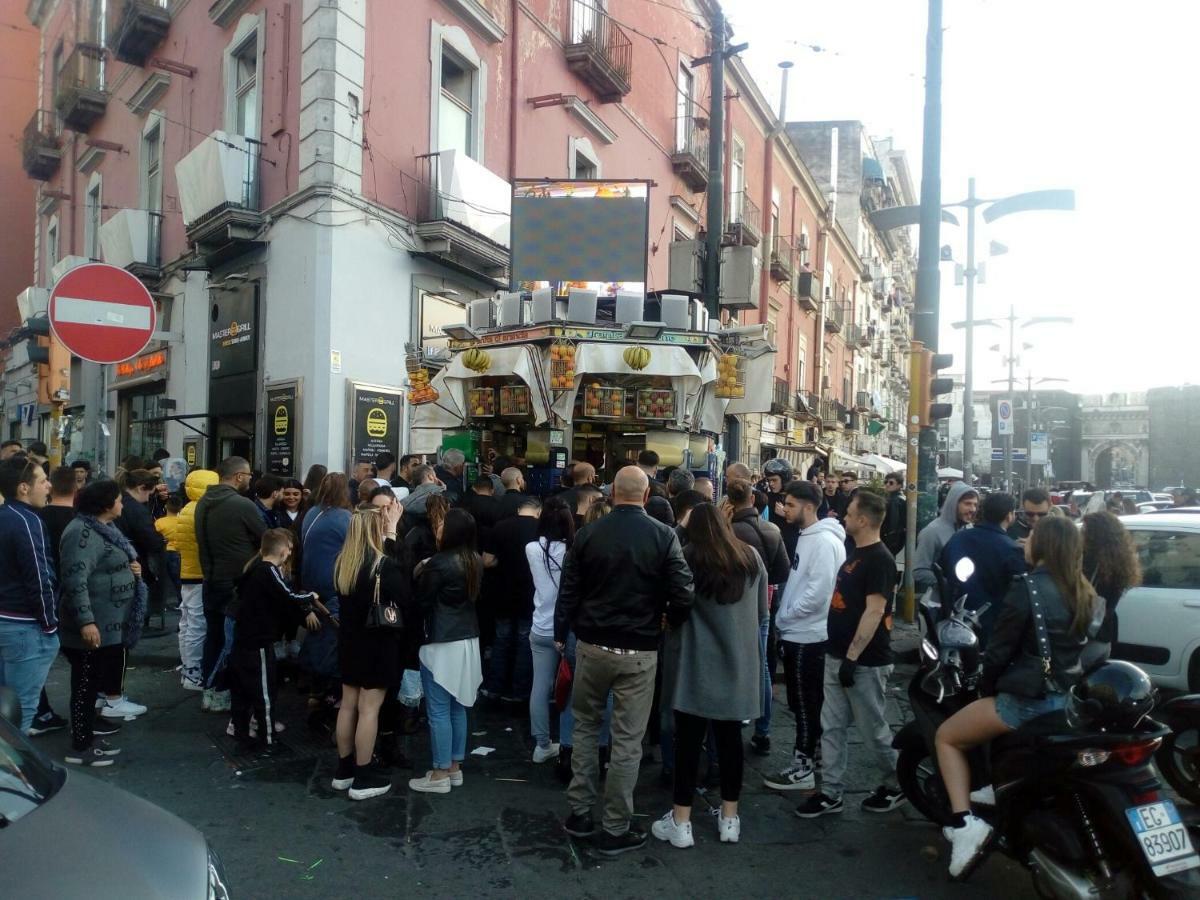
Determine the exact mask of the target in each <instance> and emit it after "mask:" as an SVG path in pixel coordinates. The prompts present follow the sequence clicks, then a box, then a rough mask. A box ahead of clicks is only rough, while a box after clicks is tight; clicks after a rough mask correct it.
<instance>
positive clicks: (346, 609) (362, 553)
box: [333, 504, 412, 800]
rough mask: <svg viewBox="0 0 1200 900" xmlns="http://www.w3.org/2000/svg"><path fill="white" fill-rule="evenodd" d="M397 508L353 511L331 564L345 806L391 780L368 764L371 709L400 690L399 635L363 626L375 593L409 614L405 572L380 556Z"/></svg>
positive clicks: (339, 777)
mask: <svg viewBox="0 0 1200 900" xmlns="http://www.w3.org/2000/svg"><path fill="white" fill-rule="evenodd" d="M400 512H401V510H400V506H399V504H393V505H392V506H390V507H387V508H378V507H375V508H370V509H360V510H356V511H355V513H354V515H353V516H352V518H351V520H350V528H349V530H348V531H347V533H346V543H345V544H344V545H343V547H342V552H341V553H339V554H338V557H337V562H336V563H335V566H334V585H335V586H336V588H337V593H338V598H339V600H340V603H341V627H340V628H339V630H338V666H339V668H340V670H341V673H342V706H341V709H340V710H339V711H338V719H337V748H338V765H337V771H336V772H335V773H334V778H333V788H334V790H346V789H347V788H349V790H350V799H351V800H366V799H368V798H370V797H378V796H380V795H381V794H386V793H387V792H388V791H389V790H391V787H392V784H391V780H390V779H389V778H388V777H387V776H386V775H384V774H382V773H381V772H379V771H377V770H375V769H374V768H372V767H371V766H370V762H371V755H372V753H373V751H374V749H375V738H376V735H377V733H378V730H379V708H380V706H381V705H382V704H383V700H384V696H385V694H386V693H387V690H388V689H389V688H394V687H396V686H398V685H399V684H400V676H401V661H400V650H401V647H400V640H399V639H400V637H401V635H402V634H403V631H402V629H394V628H367V627H366V622H367V613H368V610H369V609H370V607H371V605H372V603H373V602H374V596H375V579H376V577H378V578H379V595H380V600H381V602H383V603H385V604H386V603H387V602H388V601H389V600H390V601H391V602H392V603H394V604H395V605H396V606H398V607H400V609H401V611H402V614H403V613H404V612H405V611H407V610H409V609H410V608H411V598H412V588H411V583H410V580H409V574H408V571H407V567H406V566H404V565H403V564H402V563H401V562H399V561H397V560H396V559H394V558H393V557H392V556H390V555H388V554H387V553H385V551H384V542H385V541H394V540H395V534H396V523H397V521H398V520H399V517H400Z"/></svg>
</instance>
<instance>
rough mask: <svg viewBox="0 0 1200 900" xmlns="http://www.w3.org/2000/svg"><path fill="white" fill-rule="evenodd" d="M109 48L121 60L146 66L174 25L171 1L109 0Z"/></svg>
mask: <svg viewBox="0 0 1200 900" xmlns="http://www.w3.org/2000/svg"><path fill="white" fill-rule="evenodd" d="M108 17H109V23H110V24H109V29H108V49H109V50H111V51H112V53H113V56H115V57H116V58H117V59H119V60H120V61H121V62H125V63H129V64H130V65H134V66H144V65H145V64H146V60H147V59H149V58H150V54H151V52H152V51H153V50H154V48H155V47H157V46H158V45H159V44H160V43H162V39H163V38H164V37H166V36H167V29H168V28H170V27H171V10H170V4H169V2H168V0H109V6H108Z"/></svg>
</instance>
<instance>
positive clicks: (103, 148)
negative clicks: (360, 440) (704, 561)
mask: <svg viewBox="0 0 1200 900" xmlns="http://www.w3.org/2000/svg"><path fill="white" fill-rule="evenodd" d="M712 5H713V4H712V3H711V2H710V0H695V2H691V3H689V2H687V0H683V2H681V3H680V4H679V6H680V8H681V9H682V10H683V12H681V11H680V10H677V9H672V8H670V7H669V6H667V5H660V4H649V3H644V2H642V0H608V2H606V3H600V2H598V0H587V2H584V0H405V2H404V3H396V2H394V0H336V2H334V0H218V2H207V0H203V2H202V0H141V2H136V0H30V2H29V4H28V10H27V12H28V16H29V19H30V21H32V22H33V23H34V24H35V25H36V26H37V27H38V28H39V29H40V31H41V47H40V64H39V69H40V72H39V75H38V78H39V82H40V84H39V89H38V93H39V100H38V109H40V110H43V112H42V113H40V114H39V117H38V120H37V122H36V123H35V125H36V126H37V127H36V128H35V132H36V133H37V134H38V135H40V138H39V139H40V140H41V141H42V144H43V145H44V148H45V150H46V153H45V154H44V158H42V160H41V165H40V168H38V170H37V172H36V173H35V172H30V174H31V175H33V177H35V178H37V179H38V180H39V181H40V188H39V194H38V211H37V215H38V219H37V229H36V231H37V233H36V238H35V243H36V273H37V274H36V276H35V280H34V283H33V285H31V286H33V287H37V288H48V287H49V286H50V285H52V284H53V281H54V280H55V278H56V277H57V276H59V275H61V274H62V272H64V271H66V270H67V269H69V268H71V267H73V266H74V265H77V264H79V263H80V262H83V261H87V260H103V261H105V262H109V263H112V264H114V265H119V266H122V267H125V268H128V269H130V271H133V272H134V273H135V274H137V275H138V276H139V277H141V278H142V279H143V280H144V281H145V282H146V284H147V286H148V287H149V289H150V290H151V292H152V293H153V295H154V297H155V299H156V301H157V303H158V304H159V308H160V332H159V334H158V335H156V337H157V338H158V340H156V341H155V342H153V343H152V344H151V346H150V347H148V348H147V353H146V354H145V358H144V360H141V361H138V364H135V365H126V366H124V367H110V369H109V370H108V371H101V370H100V369H99V367H96V366H92V365H91V364H86V363H81V362H80V361H78V360H75V361H73V362H72V365H71V386H70V392H71V400H70V402H69V404H68V414H69V417H68V423H69V424H68V435H67V436H68V438H69V440H70V451H69V452H70V453H71V455H72V456H75V455H84V456H89V457H91V458H94V459H99V460H100V461H106V460H107V461H108V462H109V463H110V464H111V462H112V461H113V460H115V459H116V458H118V457H120V456H123V455H125V454H130V453H138V454H148V453H149V452H151V451H152V450H154V449H156V448H157V447H159V446H165V447H166V448H167V449H168V450H170V451H171V452H172V453H173V454H181V453H184V452H185V449H186V450H187V451H189V452H188V455H189V457H190V456H191V455H192V454H194V455H195V458H196V460H197V461H199V462H204V461H213V460H216V459H219V458H221V457H223V456H226V455H229V454H231V453H239V454H241V455H246V456H248V457H250V458H251V459H252V461H254V462H255V464H256V465H259V466H266V464H267V463H268V462H272V458H271V456H270V454H271V450H270V446H271V443H272V438H271V434H272V429H273V424H274V418H273V414H272V412H271V410H270V409H268V405H269V404H268V400H269V399H271V398H273V396H274V394H273V393H272V392H273V391H274V390H276V389H277V388H281V387H282V388H284V389H287V390H290V391H291V392H292V393H293V394H294V396H293V397H292V402H293V403H294V411H293V412H292V413H291V420H290V424H289V428H290V429H291V431H292V432H294V435H293V436H292V437H291V440H292V443H291V444H290V447H291V453H290V456H289V460H288V463H287V466H286V467H287V468H288V469H289V470H290V471H294V472H297V473H299V474H302V473H303V469H304V468H306V467H307V466H308V465H309V464H312V463H322V464H326V465H329V466H331V467H338V468H340V467H342V466H343V465H345V464H346V463H347V461H348V460H347V453H348V447H349V442H348V437H347V433H348V431H349V430H350V429H351V426H352V419H353V416H352V413H353V410H352V408H351V407H352V400H353V397H354V394H353V391H352V389H351V388H349V387H348V385H349V384H350V383H356V384H363V385H372V386H376V387H378V388H380V389H393V390H396V391H399V390H400V389H401V388H402V386H403V385H404V383H405V377H406V376H405V354H404V349H405V345H406V344H412V345H415V346H416V347H417V348H418V350H423V351H426V352H433V351H435V350H436V348H437V347H438V346H439V345H440V344H442V343H444V336H443V334H442V332H441V327H442V326H443V325H446V324H450V323H452V322H455V321H464V320H465V318H466V314H465V305H466V304H467V303H468V302H469V301H470V300H472V299H475V298H478V297H484V296H488V295H490V294H492V293H494V292H495V291H496V290H498V289H500V288H503V287H506V286H507V277H508V276H507V266H508V250H507V248H508V240H509V238H508V223H507V215H506V210H507V198H508V196H509V192H510V184H511V181H512V180H513V179H516V178H528V177H554V178H572V177H576V178H614V179H625V178H628V179H645V180H649V181H651V182H652V184H653V186H652V189H651V192H650V229H649V236H648V237H649V240H648V247H647V260H648V266H647V290H649V291H662V290H668V289H676V290H679V289H687V288H688V287H689V286H688V285H683V284H672V283H671V281H672V277H673V276H674V277H676V278H678V275H677V270H674V269H673V268H672V266H671V256H672V252H671V248H672V245H673V244H677V243H679V242H687V241H692V240H695V239H697V238H701V237H702V236H703V234H704V232H705V230H706V228H707V227H708V223H707V222H706V221H705V219H706V213H705V194H704V191H705V187H706V185H707V180H708V177H707V140H708V133H707V130H706V129H707V123H708V119H709V113H708V104H709V81H708V78H709V76H708V70H707V68H705V67H703V66H696V67H693V66H691V64H690V60H691V59H692V58H695V57H699V56H703V55H704V53H705V52H707V27H708V22H709V21H710V14H711V12H712ZM604 10H607V12H605V11H604ZM652 37H653V38H658V39H659V40H660V41H661V43H658V42H655V41H652V40H651V38H652ZM725 103H726V122H727V129H726V135H725V148H726V152H725V171H724V177H725V184H726V186H727V196H726V207H727V210H728V212H727V215H726V220H727V221H726V222H725V223H721V228H722V229H723V233H725V237H726V242H727V243H732V244H742V245H744V246H753V247H754V261H755V267H756V269H757V271H758V272H759V279H758V287H757V291H758V298H757V308H742V309H740V310H738V311H730V312H729V313H727V314H726V315H725V316H724V318H727V319H729V318H731V317H732V318H734V319H736V321H737V322H739V323H740V324H743V325H744V324H753V323H762V324H764V325H765V326H766V327H767V328H768V330H769V332H770V333H771V334H772V335H774V340H775V343H776V345H777V347H778V349H779V353H778V356H777V359H776V368H775V373H774V375H775V378H776V386H777V394H778V399H779V401H780V402H779V404H778V406H779V409H778V411H777V412H775V413H774V414H773V415H766V416H746V417H745V419H746V421H745V422H742V423H740V427H739V425H737V424H735V425H734V427H732V428H731V433H732V435H733V437H734V438H735V439H736V441H737V445H736V446H729V447H727V448H726V449H727V451H728V452H730V453H731V454H733V455H736V456H738V457H741V458H745V459H748V460H749V461H751V462H757V461H758V458H759V453H760V446H767V447H769V448H771V450H772V452H787V453H789V454H791V455H792V456H793V457H795V460H796V462H797V463H801V462H803V461H804V460H805V459H809V458H811V457H812V455H813V454H814V453H817V452H820V453H827V452H828V447H829V445H830V444H837V445H841V446H844V447H845V448H846V449H847V451H848V452H853V451H854V450H856V449H857V448H858V445H857V435H856V434H853V433H850V429H848V428H847V420H846V418H845V413H842V412H839V411H838V410H837V409H835V408H834V407H833V406H831V405H826V406H825V407H824V412H823V411H822V409H823V406H822V404H823V403H826V404H833V403H834V402H836V403H839V404H842V406H843V407H845V409H846V410H849V408H850V406H851V405H852V403H853V400H854V398H853V396H851V395H852V394H853V393H854V388H855V386H856V385H855V377H856V376H855V371H856V370H855V367H854V360H855V354H856V353H858V352H859V350H858V349H856V348H852V347H850V346H848V345H847V342H846V334H845V332H844V329H842V328H840V327H839V329H837V330H833V329H831V328H829V327H828V325H827V323H828V322H829V320H830V317H831V316H833V315H834V314H835V308H834V305H833V304H835V303H837V302H839V301H844V302H845V303H846V304H847V306H846V307H844V309H847V310H849V309H852V307H853V304H854V302H855V298H856V296H857V294H858V293H859V292H860V291H861V285H862V283H863V264H862V261H861V259H860V257H859V255H858V253H857V251H856V248H855V246H854V243H853V241H852V240H851V238H850V237H849V236H848V234H847V233H846V231H845V230H844V229H843V228H842V226H841V225H840V224H839V223H838V221H837V220H836V219H835V217H834V216H832V215H831V214H830V209H829V198H828V197H827V196H826V192H825V190H824V188H823V187H822V185H820V184H819V183H818V181H817V180H816V179H814V177H813V176H812V174H811V172H810V171H809V170H808V168H807V167H806V165H805V163H804V161H803V160H802V158H801V156H800V153H799V152H798V150H797V148H796V147H795V146H794V145H793V144H792V143H791V142H790V140H789V139H788V137H787V134H786V132H785V131H784V129H783V125H782V123H781V122H780V121H779V120H778V117H777V115H776V114H775V112H774V111H773V110H771V109H770V107H769V106H768V104H767V102H766V101H765V99H764V98H763V95H762V92H761V91H760V90H759V88H758V87H757V86H756V85H754V83H753V82H752V80H751V79H750V78H749V76H748V74H747V72H746V70H745V69H744V67H743V66H742V65H741V63H740V62H735V63H734V64H733V66H732V67H731V70H730V77H729V79H728V81H727V97H726V100H725ZM29 113H30V114H31V115H33V114H34V111H33V110H30V111H29ZM51 150H53V151H54V152H51ZM55 153H56V154H57V157H56V158H57V163H55V162H54V158H53V157H54V156H55ZM28 169H29V167H28V166H27V171H28ZM30 269H31V271H32V270H34V267H33V266H31V267H30ZM837 309H843V307H838V308H837ZM838 315H840V313H838ZM847 373H849V378H850V381H849V383H847V381H846V378H847ZM106 431H107V433H108V437H105V432H106ZM864 432H865V430H864ZM403 438H404V439H403V440H402V443H403V444H404V445H405V449H407V446H408V444H407V433H405V434H404V435H403ZM819 448H820V449H819ZM421 449H432V448H421ZM272 465H273V466H274V467H275V468H278V467H279V460H278V459H274V461H273V463H272Z"/></svg>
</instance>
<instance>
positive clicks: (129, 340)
mask: <svg viewBox="0 0 1200 900" xmlns="http://www.w3.org/2000/svg"><path fill="white" fill-rule="evenodd" d="M47 312H48V315H49V317H50V327H51V329H53V331H54V336H55V337H57V338H58V339H59V340H60V341H61V342H62V343H63V346H65V347H66V348H67V349H68V350H70V351H71V352H72V353H74V354H75V355H76V356H78V357H79V358H81V359H86V360H88V361H89V362H94V363H118V362H124V361H125V360H127V359H131V358H133V357H135V356H137V355H138V354H139V353H141V352H142V351H143V350H144V349H146V344H148V343H150V335H151V334H153V333H154V328H155V324H156V321H157V313H156V312H155V309H154V298H153V297H151V296H150V292H149V291H148V290H146V286H145V285H144V284H142V283H141V282H140V281H138V279H137V278H135V277H134V276H133V275H131V274H130V273H129V272H126V271H125V270H124V269H119V268H117V267H116V266H110V265H107V264H106V263H87V264H86V265H82V266H78V267H76V268H74V269H72V270H71V271H70V272H68V273H67V274H66V275H64V276H63V277H62V278H60V279H59V280H58V284H56V285H54V290H53V291H51V292H50V304H49V308H48V310H47Z"/></svg>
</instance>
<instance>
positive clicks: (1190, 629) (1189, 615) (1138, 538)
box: [1113, 508, 1200, 693]
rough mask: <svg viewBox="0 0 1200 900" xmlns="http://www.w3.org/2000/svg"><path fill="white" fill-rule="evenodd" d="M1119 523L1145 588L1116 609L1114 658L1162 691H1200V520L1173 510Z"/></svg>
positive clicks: (1129, 593) (1133, 590)
mask: <svg viewBox="0 0 1200 900" xmlns="http://www.w3.org/2000/svg"><path fill="white" fill-rule="evenodd" d="M1189 512H1190V513H1200V508H1197V509H1194V510H1190V511H1189ZM1121 522H1122V524H1124V525H1125V527H1126V528H1128V529H1129V532H1130V534H1131V535H1132V536H1133V541H1134V544H1135V546H1136V547H1137V552H1138V559H1139V560H1140V562H1141V566H1142V583H1141V584H1140V585H1138V586H1137V587H1133V588H1130V589H1129V590H1128V591H1127V592H1126V593H1125V596H1124V597H1122V598H1121V600H1120V603H1119V604H1118V606H1117V643H1116V645H1115V646H1114V647H1113V657H1115V658H1116V659H1124V660H1128V661H1129V662H1131V663H1135V664H1136V665H1138V666H1140V667H1141V668H1143V669H1145V670H1146V673H1147V674H1148V675H1149V676H1150V677H1151V678H1152V679H1153V680H1154V683H1155V684H1157V685H1159V686H1160V687H1165V688H1173V689H1176V690H1181V691H1190V692H1193V693H1194V692H1200V515H1194V514H1189V513H1188V512H1180V511H1179V510H1169V511H1163V512H1157V513H1149V514H1147V515H1141V516H1125V517H1123V518H1122V519H1121Z"/></svg>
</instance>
